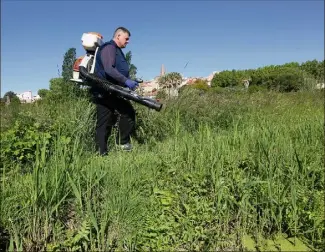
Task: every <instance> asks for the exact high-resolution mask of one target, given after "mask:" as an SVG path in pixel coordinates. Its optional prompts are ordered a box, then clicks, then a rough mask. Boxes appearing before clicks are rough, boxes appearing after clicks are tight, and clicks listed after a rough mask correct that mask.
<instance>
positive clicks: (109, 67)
mask: <svg viewBox="0 0 325 252" xmlns="http://www.w3.org/2000/svg"><path fill="white" fill-rule="evenodd" d="M115 57H116V48H115V47H114V46H113V45H107V46H105V47H104V48H103V50H102V51H101V58H102V62H103V66H104V70H105V72H106V74H107V75H108V76H110V77H111V78H113V79H114V80H116V81H118V82H120V83H121V84H124V83H125V81H126V80H127V78H126V77H125V76H124V75H122V74H121V73H120V72H119V71H117V69H116V68H115V66H114V64H115Z"/></svg>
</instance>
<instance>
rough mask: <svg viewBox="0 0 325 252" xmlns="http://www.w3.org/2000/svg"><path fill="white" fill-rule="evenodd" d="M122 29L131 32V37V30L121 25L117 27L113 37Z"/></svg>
mask: <svg viewBox="0 0 325 252" xmlns="http://www.w3.org/2000/svg"><path fill="white" fill-rule="evenodd" d="M120 31H123V32H125V33H127V34H129V36H130V37H131V32H130V31H129V30H128V29H126V28H125V27H123V26H120V27H117V28H116V30H115V32H114V36H113V37H115V35H116V34H117V33H118V32H120Z"/></svg>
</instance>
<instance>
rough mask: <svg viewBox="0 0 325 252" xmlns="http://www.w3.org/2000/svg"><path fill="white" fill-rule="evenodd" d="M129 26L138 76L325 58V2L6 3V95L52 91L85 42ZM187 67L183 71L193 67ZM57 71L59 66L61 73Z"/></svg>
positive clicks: (3, 33)
mask: <svg viewBox="0 0 325 252" xmlns="http://www.w3.org/2000/svg"><path fill="white" fill-rule="evenodd" d="M118 26H125V27H127V28H128V29H130V31H131V34H132V36H131V41H130V44H129V46H128V47H127V48H126V49H125V50H124V52H125V53H126V52H127V51H129V50H131V51H132V53H133V60H132V61H133V63H134V64H135V65H136V66H137V67H138V77H142V78H143V79H145V80H148V79H152V78H154V77H155V76H157V75H158V74H159V71H160V67H161V64H164V65H165V68H166V70H167V72H171V71H177V72H180V73H182V74H183V75H185V76H208V75H209V74H210V73H212V72H213V71H222V70H226V69H246V68H256V67H260V66H264V65H269V64H282V63H286V62H291V61H297V62H303V61H306V60H313V59H317V60H323V59H324V1H320V0H318V1H312V0H310V1H307V0H305V1H302V0H300V1H280V0H279V1H277V0H273V1H257V0H255V1H228V2H226V1H132V2H131V1H123V0H121V1H119V2H117V1H116V2H115V1H97V2H95V1H82V0H79V1H59V0H57V1H47V0H46V1H27V0H25V1H15V0H3V1H1V96H3V95H4V93H5V92H7V91H9V90H11V91H14V92H16V93H20V92H24V91H27V90H32V92H33V94H34V95H36V93H37V90H39V89H41V88H49V80H50V79H51V78H55V77H58V67H59V69H60V71H61V65H62V62H63V56H64V54H65V52H66V51H67V50H68V49H69V48H70V47H75V48H76V49H77V56H81V55H83V54H84V50H83V48H82V46H81V41H80V38H81V35H82V33H84V32H88V31H96V32H100V33H101V34H102V35H103V36H104V40H110V39H111V36H112V33H113V31H114V29H115V28H116V27H118ZM187 62H189V63H188V65H187V67H186V68H185V69H184V66H185V65H186V63H187ZM57 66H58V67H57Z"/></svg>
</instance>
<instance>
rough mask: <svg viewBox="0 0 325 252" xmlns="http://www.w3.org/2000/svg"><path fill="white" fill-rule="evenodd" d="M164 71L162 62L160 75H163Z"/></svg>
mask: <svg viewBox="0 0 325 252" xmlns="http://www.w3.org/2000/svg"><path fill="white" fill-rule="evenodd" d="M165 73H166V70H165V66H164V64H162V65H161V69H160V76H163V75H165Z"/></svg>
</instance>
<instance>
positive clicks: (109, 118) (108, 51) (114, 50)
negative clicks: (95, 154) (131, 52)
mask: <svg viewBox="0 0 325 252" xmlns="http://www.w3.org/2000/svg"><path fill="white" fill-rule="evenodd" d="M130 36H131V33H130V32H129V31H128V30H127V29H126V28H124V27H118V28H117V29H116V30H115V32H114V36H113V39H112V40H110V41H109V42H106V43H104V44H103V45H102V46H100V48H99V49H98V53H97V57H96V62H95V74H96V75H97V76H98V77H100V78H103V79H106V80H108V81H110V82H111V83H114V84H117V85H121V86H123V87H128V88H130V89H132V90H134V89H135V88H136V87H137V85H138V83H137V82H136V81H133V80H130V79H129V65H128V63H127V61H126V58H125V55H124V53H123V52H122V48H125V47H126V45H127V44H128V42H129V39H130ZM90 92H91V93H92V95H93V100H94V103H95V104H96V107H97V111H96V112H97V122H96V144H97V148H98V149H99V153H100V154H101V155H106V154H107V153H108V148H107V141H108V138H109V136H110V134H111V131H112V127H113V126H114V124H115V123H116V120H117V118H116V114H115V113H114V112H115V111H117V112H118V113H119V114H120V120H119V125H118V126H119V132H118V134H117V138H116V143H117V144H118V145H119V146H120V147H121V148H122V150H127V151H130V150H131V149H132V145H131V143H130V135H131V133H132V132H133V131H134V129H135V111H134V108H133V106H132V104H131V103H130V102H129V101H127V100H124V99H122V98H118V97H116V96H115V95H114V94H110V93H107V92H106V91H104V90H101V89H99V88H95V87H92V88H91V89H90Z"/></svg>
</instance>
